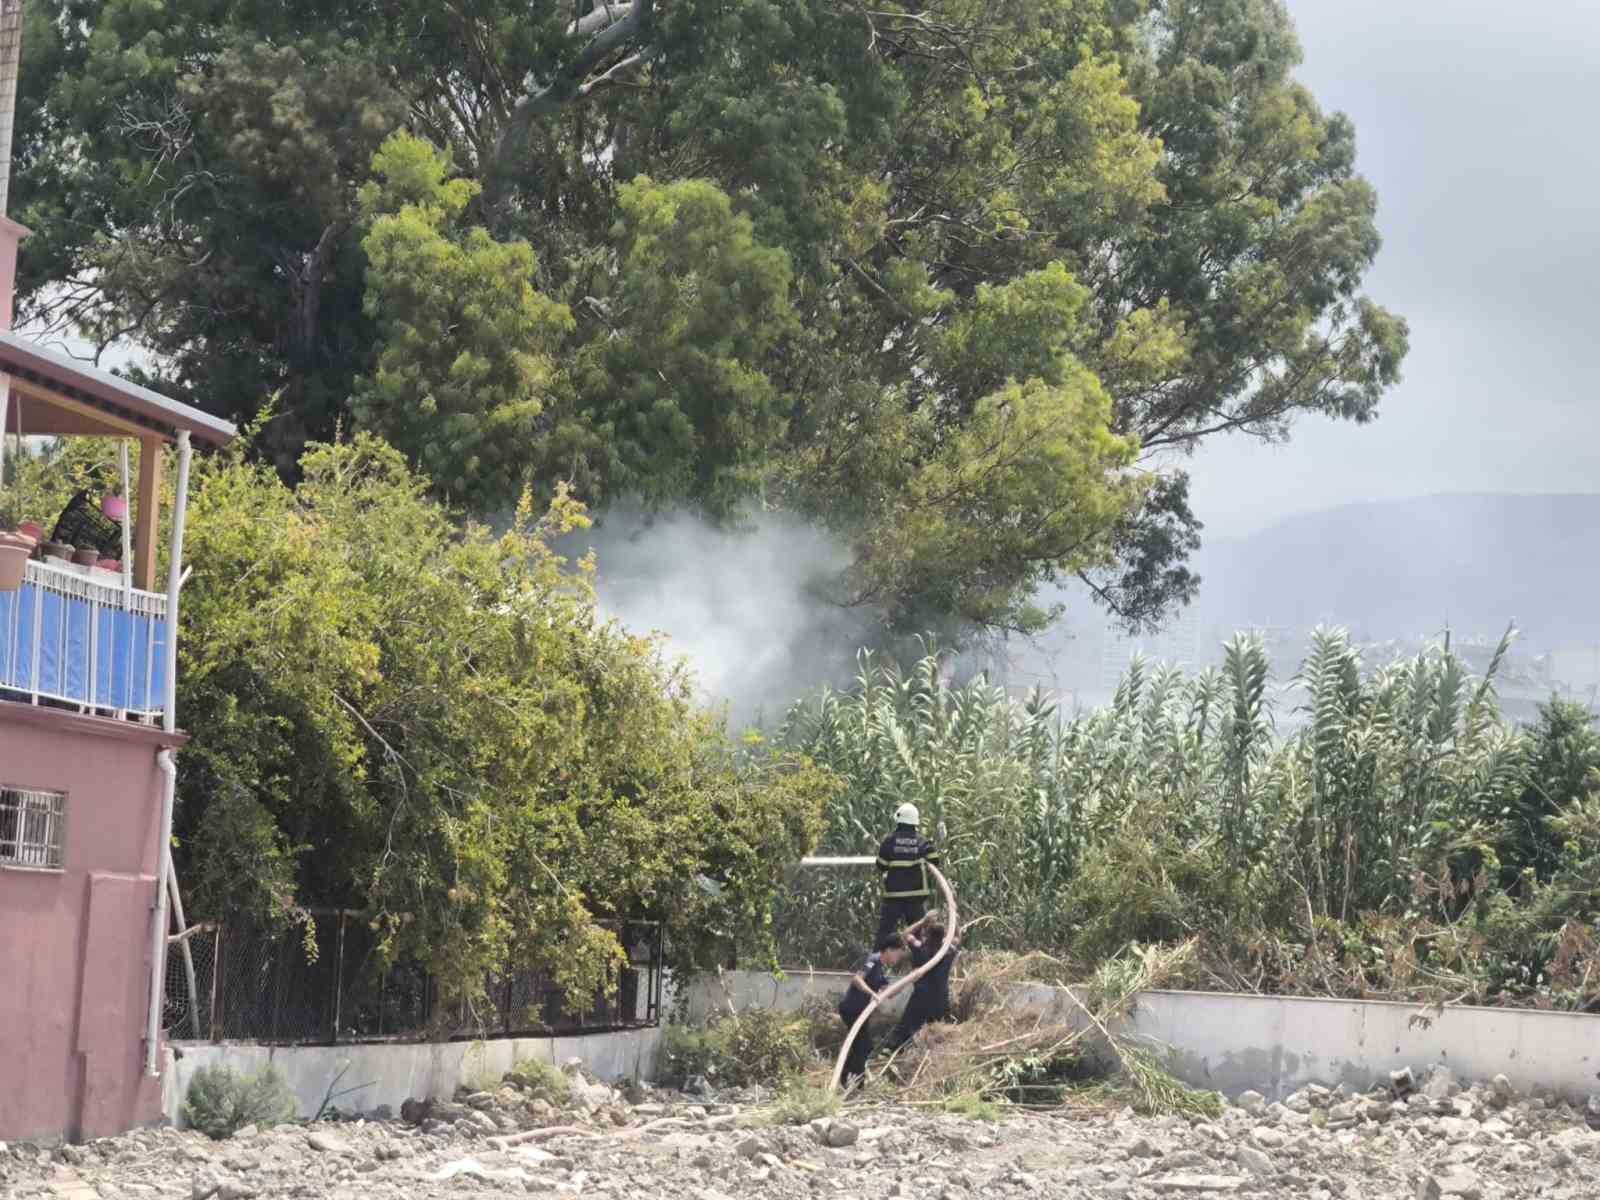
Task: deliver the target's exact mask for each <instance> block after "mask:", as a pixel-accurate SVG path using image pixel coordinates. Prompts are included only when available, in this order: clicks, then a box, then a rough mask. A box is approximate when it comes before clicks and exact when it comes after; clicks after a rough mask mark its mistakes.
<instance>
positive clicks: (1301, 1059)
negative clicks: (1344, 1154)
mask: <svg viewBox="0 0 1600 1200" xmlns="http://www.w3.org/2000/svg"><path fill="white" fill-rule="evenodd" d="M848 981H849V976H848V975H846V974H843V973H840V972H833V971H814V972H803V973H794V974H789V975H785V976H782V977H774V976H772V975H769V974H766V973H765V972H761V971H726V972H721V973H719V974H717V975H713V976H706V977H702V978H700V979H697V980H694V981H693V982H691V983H689V984H688V985H687V986H686V987H684V988H683V989H682V993H681V996H680V997H679V999H681V1001H682V1012H683V1015H684V1018H685V1019H686V1020H687V1021H688V1022H690V1023H691V1024H699V1023H701V1022H704V1021H705V1020H706V1019H708V1018H709V1017H710V1016H711V1015H713V1014H715V1013H726V1012H728V1011H730V1010H732V1011H743V1010H745V1009H748V1008H778V1009H781V1010H783V1011H786V1012H792V1011H794V1010H796V1009H799V1008H800V1007H802V1006H803V1005H804V1004H805V1003H806V1002H807V1000H808V999H812V998H815V999H817V1000H820V1001H822V1002H825V1003H827V1004H828V1005H830V1006H831V1005H833V1004H834V1003H836V1002H837V1001H838V998H839V996H840V995H842V994H843V992H844V989H845V986H846V984H847V983H848ZM903 1003H904V1000H903V997H896V999H895V1000H893V1001H891V1002H890V1008H891V1009H894V1008H895V1007H896V1006H898V1005H899V1004H903ZM1012 1003H1013V1004H1015V1005H1016V1006H1018V1007H1021V1008H1025V1009H1027V1010H1028V1011H1030V1012H1039V1013H1041V1014H1043V1013H1047V1012H1048V1013H1049V1014H1050V1016H1051V1019H1053V1020H1060V1021H1071V1020H1073V1019H1074V1015H1075V1014H1076V1013H1078V1011H1079V1010H1078V1009H1077V1006H1076V1004H1075V1002H1074V1001H1073V999H1072V996H1071V994H1070V993H1069V992H1068V991H1067V990H1066V989H1062V988H1051V987H1045V986H1042V985H1037V984H1035V985H1025V986H1021V987H1018V988H1016V989H1015V990H1014V991H1013V993H1012ZM1124 1032H1126V1033H1129V1034H1131V1035H1132V1036H1134V1037H1136V1038H1141V1039H1145V1040H1147V1041H1148V1042H1150V1043H1151V1044H1153V1045H1155V1046H1157V1047H1159V1048H1163V1049H1164V1050H1165V1051H1166V1054H1167V1060H1168V1064H1169V1067H1170V1068H1171V1069H1172V1070H1173V1072H1174V1073H1175V1074H1177V1075H1178V1076H1179V1077H1180V1078H1182V1079H1183V1080H1185V1081H1186V1082H1188V1083H1191V1084H1193V1085H1195V1086H1196V1087H1206V1088H1215V1089H1216V1090H1217V1091H1220V1092H1223V1093H1225V1094H1227V1095H1230V1096H1236V1095H1238V1094H1239V1093H1240V1092H1242V1091H1244V1090H1246V1089H1254V1090H1255V1091H1258V1092H1261V1093H1262V1094H1263V1095H1265V1096H1267V1097H1268V1098H1269V1099H1282V1098H1283V1097H1284V1096H1287V1095H1288V1094H1289V1093H1291V1092H1293V1091H1295V1090H1296V1089H1297V1088H1300V1087H1302V1086H1303V1085H1305V1084H1307V1083H1323V1084H1328V1085H1330V1086H1331V1085H1333V1084H1338V1083H1344V1084H1348V1085H1349V1086H1351V1087H1352V1088H1361V1089H1364V1088H1367V1087H1369V1086H1371V1085H1372V1084H1373V1083H1374V1082H1387V1080H1388V1075H1389V1072H1390V1071H1392V1070H1394V1069H1396V1068H1398V1067H1407V1066H1408V1067H1411V1068H1413V1069H1414V1070H1417V1071H1422V1070H1425V1069H1426V1068H1427V1067H1428V1066H1430V1065H1431V1064H1433V1063H1443V1064H1445V1065H1446V1066H1448V1067H1450V1068H1451V1069H1452V1070H1454V1071H1455V1073H1456V1075H1457V1077H1458V1078H1461V1079H1465V1080H1469V1081H1470V1080H1487V1079H1489V1078H1491V1077H1493V1076H1495V1075H1498V1074H1504V1075H1505V1076H1506V1077H1507V1078H1509V1079H1510V1080H1511V1082H1512V1083H1513V1084H1514V1085H1515V1086H1516V1087H1517V1088H1518V1089H1519V1090H1521V1091H1525V1092H1531V1091H1534V1090H1536V1089H1540V1088H1543V1089H1547V1090H1549V1091H1551V1092H1554V1093H1555V1094H1557V1095H1560V1096H1562V1097H1564V1098H1566V1099H1569V1100H1576V1101H1582V1100H1583V1099H1584V1098H1585V1097H1587V1096H1588V1095H1590V1094H1591V1093H1594V1092H1600V1016H1587V1015H1584V1014H1577V1013H1550V1012H1530V1011H1525V1010H1519V1009H1504V1008H1447V1009H1445V1010H1444V1012H1443V1014H1442V1015H1441V1014H1438V1013H1437V1012H1433V1011H1429V1010H1424V1009H1422V1008H1420V1007H1418V1006H1416V1005H1411V1004H1391V1003H1386V1002H1379V1001H1356V1000H1313V999H1302V998H1298V997H1287V996H1236V995H1228V994H1224V993H1211V992H1146V993H1145V994H1144V995H1143V996H1141V997H1140V999H1139V1004H1138V1006H1137V1008H1136V1009H1135V1011H1134V1013H1133V1015H1132V1018H1131V1028H1127V1029H1125V1030H1124ZM660 1043H661V1030H659V1029H641V1030H632V1031H629V1032H625V1033H602V1034H593V1035H590V1036H587V1037H568V1038H507V1039H502V1040H496V1041H485V1042H444V1043H431V1044H420V1045H419V1044H387V1045H371V1046H257V1045H249V1044H232V1043H224V1044H220V1045H209V1044H198V1043H189V1044H184V1045H182V1046H180V1047H179V1048H178V1052H180V1053H181V1054H182V1058H180V1059H178V1060H177V1061H176V1062H172V1061H171V1059H170V1056H171V1055H172V1054H173V1050H172V1049H171V1048H169V1049H168V1051H167V1054H168V1056H169V1061H168V1063H167V1067H166V1069H165V1071H164V1072H163V1096H162V1108H163V1111H164V1113H165V1114H166V1116H167V1117H168V1118H169V1119H170V1120H173V1121H177V1120H178V1117H179V1111H180V1109H181V1107H182V1097H183V1094H184V1092H185V1091H186V1090H187V1089H188V1086H189V1081H190V1080H191V1079H192V1078H193V1077H194V1073H195V1071H196V1070H198V1069H199V1068H200V1067H201V1066H205V1065H209V1064H214V1063H222V1064H225V1065H227V1066H229V1067H232V1068H233V1069H234V1070H236V1071H240V1072H249V1071H254V1070H258V1069H259V1068H260V1067H261V1066H263V1065H265V1064H266V1063H272V1064H273V1065H275V1066H276V1067H277V1068H278V1069H279V1070H281V1071H282V1072H283V1073H284V1076H285V1078H286V1079H287V1080H288V1082H289V1086H290V1087H291V1088H292V1089H293V1090H294V1093H295V1096H296V1098H297V1099H298V1101H299V1103H300V1110H301V1114H302V1115H304V1116H310V1115H312V1114H313V1113H315V1112H316V1110H317V1107H318V1106H319V1105H320V1104H321V1103H322V1098H323V1096H324V1094H325V1093H326V1092H327V1090H328V1087H329V1085H330V1084H331V1083H332V1081H333V1079H334V1076H335V1075H336V1074H338V1072H339V1070H340V1069H341V1068H342V1067H344V1065H345V1064H347V1063H348V1064H349V1069H348V1070H347V1071H346V1072H345V1075H344V1078H343V1079H342V1080H341V1081H340V1083H339V1085H338V1086H339V1087H340V1088H346V1087H352V1086H355V1085H358V1084H365V1085H367V1086H366V1087H363V1088H362V1089H361V1090H360V1091H359V1092H356V1093H354V1094H351V1095H347V1096H343V1097H340V1098H338V1099H337V1100H335V1101H334V1103H336V1104H337V1105H338V1106H339V1107H340V1108H341V1109H342V1110H344V1111H347V1112H348V1111H350V1110H352V1109H357V1110H361V1111H370V1110H372V1109H374V1108H377V1107H378V1106H379V1105H388V1106H389V1107H390V1108H391V1109H392V1110H394V1111H395V1112H396V1113H398V1112H399V1109H400V1105H401V1103H402V1102H404V1101H405V1100H407V1099H410V1098H412V1097H437V1098H445V1099H447V1098H449V1097H450V1096H451V1095H452V1094H453V1093H454V1092H455V1089H456V1087H457V1086H458V1085H459V1084H462V1083H472V1082H475V1081H477V1080H479V1079H481V1078H492V1079H498V1078H499V1077H500V1076H501V1075H503V1074H504V1073H505V1072H506V1071H508V1070H510V1069H511V1067H512V1065H513V1064H514V1063H516V1062H519V1061H521V1060H523V1059H526V1058H538V1059H541V1060H543V1061H545V1062H548V1063H551V1064H553V1065H556V1066H559V1065H560V1064H562V1063H563V1062H566V1061H567V1060H568V1059H571V1058H581V1059H582V1060H583V1061H584V1063H585V1065H586V1066H587V1067H588V1069H589V1070H590V1071H591V1072H592V1073H593V1074H594V1075H595V1076H597V1077H598V1078H600V1079H605V1080H613V1081H614V1080H619V1079H629V1078H637V1079H650V1078H652V1077H653V1075H654V1071H655V1064H656V1055H657V1052H658V1050H659V1047H660Z"/></svg>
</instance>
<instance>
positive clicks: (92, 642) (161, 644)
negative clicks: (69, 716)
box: [0, 583, 167, 713]
mask: <svg viewBox="0 0 1600 1200" xmlns="http://www.w3.org/2000/svg"><path fill="white" fill-rule="evenodd" d="M166 640H167V622H166V618H164V617H152V616H148V615H146V614H143V613H137V612H125V611H123V610H122V609H121V608H120V607H119V606H113V605H110V604H97V603H94V602H92V601H90V600H87V599H83V598H81V597H78V596H69V595H63V594H62V593H61V592H58V591H56V590H54V589H52V588H43V587H40V586H38V585H37V584H35V583H24V584H23V585H22V588H21V590H20V591H16V592H0V689H3V690H9V691H13V692H23V693H26V694H27V695H28V696H29V697H41V698H46V699H51V700H65V701H69V702H73V703H78V704H84V705H92V706H93V707H95V708H104V709H124V710H127V711H129V712H135V713H151V712H156V711H158V710H159V709H160V708H161V706H162V703H163V700H164V698H165V695H166V649H165V647H166Z"/></svg>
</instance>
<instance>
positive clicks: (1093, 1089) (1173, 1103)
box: [1078, 1047, 1227, 1121]
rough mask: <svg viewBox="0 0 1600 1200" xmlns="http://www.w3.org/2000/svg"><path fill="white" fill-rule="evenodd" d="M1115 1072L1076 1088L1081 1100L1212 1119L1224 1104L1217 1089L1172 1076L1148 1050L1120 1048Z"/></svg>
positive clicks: (1143, 1113) (1144, 1112)
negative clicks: (1195, 1086)
mask: <svg viewBox="0 0 1600 1200" xmlns="http://www.w3.org/2000/svg"><path fill="white" fill-rule="evenodd" d="M1118 1057H1119V1059H1120V1060H1121V1066H1120V1069H1119V1070H1118V1071H1117V1073H1116V1074H1114V1075H1112V1076H1110V1077H1109V1078H1107V1079H1104V1080H1102V1081H1100V1082H1098V1083H1096V1084H1094V1085H1091V1086H1090V1087H1088V1088H1082V1089H1079V1091H1078V1096H1079V1097H1080V1098H1081V1099H1090V1100H1094V1101H1097V1102H1100V1103H1104V1104H1125V1105H1127V1106H1128V1107H1129V1108H1131V1109H1133V1111H1134V1112H1136V1113H1139V1114H1140V1115H1141V1116H1146V1117H1165V1116H1181V1117H1187V1118H1189V1119H1190V1120H1199V1121H1215V1120H1216V1119H1217V1118H1218V1117H1220V1116H1222V1113H1223V1110H1224V1109H1225V1108H1226V1107H1227V1104H1226V1102H1225V1101H1224V1100H1223V1098H1222V1095H1221V1094H1220V1093H1218V1092H1212V1091H1203V1090H1201V1089H1199V1088H1192V1087H1190V1086H1189V1085H1188V1084H1186V1083H1184V1082H1182V1081H1181V1080H1179V1079H1177V1078H1175V1077H1174V1076H1173V1075H1171V1074H1170V1073H1169V1072H1168V1071H1167V1070H1166V1069H1165V1068H1164V1067H1162V1065H1161V1063H1160V1062H1159V1061H1158V1060H1157V1058H1156V1056H1155V1055H1154V1054H1153V1053H1151V1052H1150V1051H1149V1050H1145V1049H1138V1048H1129V1047H1123V1048H1121V1049H1120V1050H1119V1051H1118Z"/></svg>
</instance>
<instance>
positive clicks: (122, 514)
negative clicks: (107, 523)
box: [100, 492, 128, 521]
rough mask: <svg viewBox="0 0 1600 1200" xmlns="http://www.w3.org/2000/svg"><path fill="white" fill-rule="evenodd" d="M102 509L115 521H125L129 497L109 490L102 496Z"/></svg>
mask: <svg viewBox="0 0 1600 1200" xmlns="http://www.w3.org/2000/svg"><path fill="white" fill-rule="evenodd" d="M100 511H101V512H103V513H105V515H106V516H108V517H110V518H111V519H112V520H113V521H123V520H126V519H127V516H128V499H127V497H126V496H119V495H117V494H116V493H115V492H107V493H106V494H105V495H104V496H102V497H101V498H100Z"/></svg>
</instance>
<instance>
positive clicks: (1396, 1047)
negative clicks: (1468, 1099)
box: [1133, 992, 1600, 1101]
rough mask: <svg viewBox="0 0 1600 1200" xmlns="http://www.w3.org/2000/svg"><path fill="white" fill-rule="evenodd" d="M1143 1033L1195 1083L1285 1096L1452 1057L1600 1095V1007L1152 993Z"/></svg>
mask: <svg viewBox="0 0 1600 1200" xmlns="http://www.w3.org/2000/svg"><path fill="white" fill-rule="evenodd" d="M1133 1023H1134V1030H1135V1032H1136V1033H1138V1034H1139V1035H1142V1036H1144V1037H1147V1038H1150V1039H1152V1040H1153V1041H1156V1042H1159V1043H1162V1044H1164V1045H1166V1046H1170V1047H1171V1048H1172V1062H1173V1067H1174V1069H1175V1072H1176V1073H1177V1074H1178V1075H1179V1076H1180V1077H1181V1078H1183V1079H1184V1080H1186V1081H1187V1082H1189V1083H1192V1084H1195V1085H1197V1086H1200V1087H1211V1088H1216V1089H1217V1090H1218V1091H1220V1092H1224V1093H1226V1094H1228V1095H1237V1094H1238V1093H1239V1092H1241V1091H1244V1090H1245V1089H1246V1088H1254V1089H1255V1090H1256V1091H1258V1092H1261V1093H1262V1094H1263V1095H1266V1096H1268V1097H1276V1098H1282V1097H1283V1096H1285V1095H1287V1094H1288V1093H1290V1092H1292V1091H1294V1090H1295V1089H1297V1088H1299V1087H1301V1086H1303V1085H1304V1084H1307V1083H1325V1084H1328V1085H1330V1086H1331V1085H1333V1084H1337V1083H1346V1084H1349V1085H1350V1086H1351V1087H1360V1088H1365V1087H1369V1086H1370V1085H1371V1084H1372V1083H1373V1082H1374V1081H1380V1080H1381V1081H1385V1082H1386V1081H1387V1079H1388V1075H1389V1072H1390V1071H1392V1070H1395V1069H1396V1068H1399V1067H1412V1068H1413V1069H1417V1070H1420V1069H1423V1068H1426V1067H1427V1066H1429V1065H1430V1064H1432V1063H1443V1064H1444V1065H1445V1066H1448V1067H1449V1068H1450V1069H1451V1070H1453V1071H1454V1072H1455V1073H1456V1077H1457V1078H1458V1079H1464V1080H1488V1079H1491V1078H1493V1077H1494V1076H1495V1075H1500V1074H1503V1075H1505V1076H1506V1078H1508V1079H1509V1080H1511V1082H1512V1083H1513V1084H1514V1085H1515V1086H1516V1087H1517V1088H1518V1090H1520V1091H1524V1092H1531V1091H1533V1090H1535V1089H1537V1088H1547V1089H1549V1090H1550V1091H1552V1092H1555V1093H1557V1094H1558V1095H1561V1096H1563V1097H1565V1098H1566V1099H1568V1100H1577V1101H1582V1100H1583V1099H1584V1098H1586V1097H1587V1096H1589V1095H1590V1094H1591V1093H1594V1092H1600V1016H1591V1015H1587V1014H1584V1013H1556V1012H1532V1011H1528V1010H1524V1009H1509V1008H1468V1007H1452V1008H1446V1009H1445V1010H1444V1012H1443V1013H1442V1014H1440V1013H1438V1012H1437V1011H1436V1010H1433V1011H1430V1010H1424V1009H1423V1008H1421V1007H1419V1006H1417V1005H1414V1004H1394V1003H1389V1002H1386V1001H1370V1000H1369V1001H1358V1000H1316V999H1308V998H1302V997H1294V996H1233V995H1226V994H1215V993H1205V992H1148V993H1146V994H1145V995H1144V996H1142V997H1141V998H1140V1003H1139V1008H1138V1010H1137V1011H1136V1012H1135V1014H1134V1018H1133Z"/></svg>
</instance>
